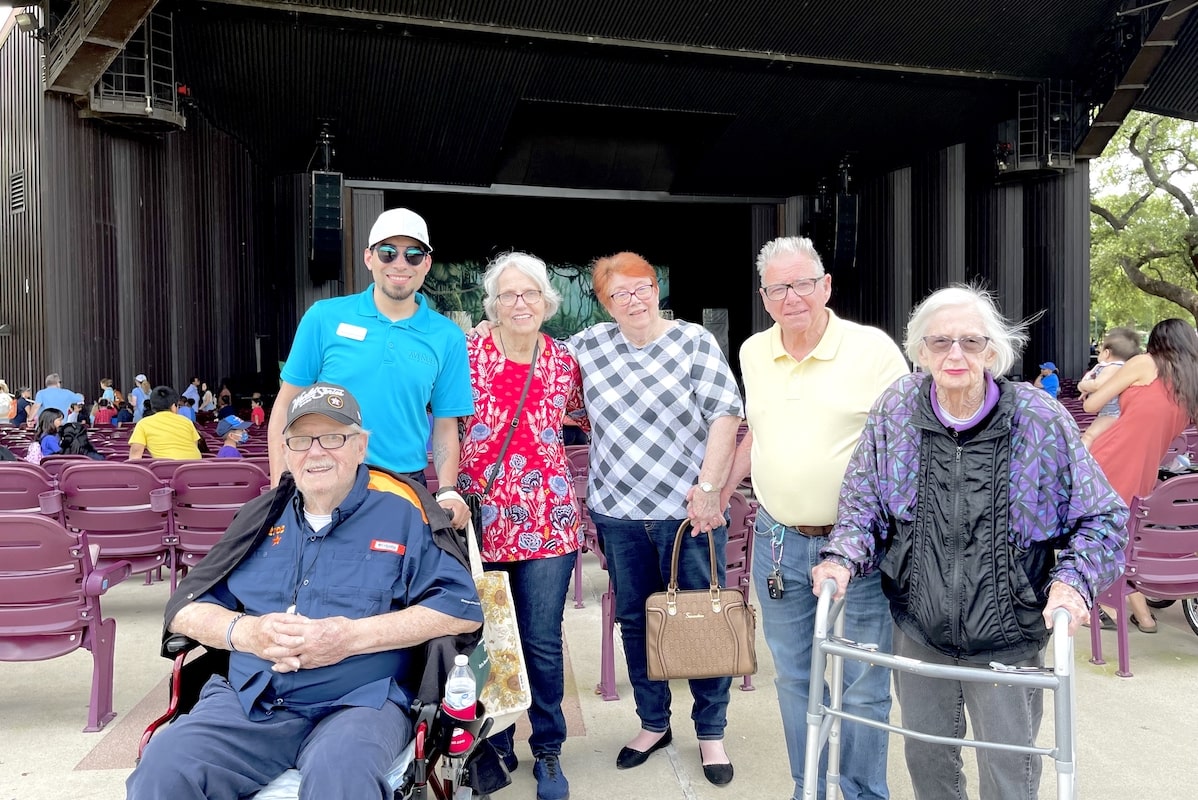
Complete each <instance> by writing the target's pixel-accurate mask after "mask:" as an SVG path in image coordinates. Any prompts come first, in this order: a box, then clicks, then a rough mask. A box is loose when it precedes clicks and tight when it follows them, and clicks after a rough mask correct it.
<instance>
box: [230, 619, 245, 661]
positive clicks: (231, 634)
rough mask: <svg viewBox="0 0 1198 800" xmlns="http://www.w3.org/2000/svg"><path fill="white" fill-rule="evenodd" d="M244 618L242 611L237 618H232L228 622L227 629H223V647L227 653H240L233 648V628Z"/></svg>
mask: <svg viewBox="0 0 1198 800" xmlns="http://www.w3.org/2000/svg"><path fill="white" fill-rule="evenodd" d="M244 616H245V612H244V611H243V612H241V613H240V614H238V615H237V616H235V617H233V619H231V620H229V627H228V628H226V629H225V645H226V646H227V649H228V650H229V651H231V652H234V653H236V652H240V651H239V650H238V649H237V648H236V647H234V646H233V626H234V625H236V624H237V622H238V621H239V620H240V619H241V618H242V617H244Z"/></svg>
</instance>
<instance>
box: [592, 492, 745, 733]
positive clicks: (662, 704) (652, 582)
mask: <svg viewBox="0 0 1198 800" xmlns="http://www.w3.org/2000/svg"><path fill="white" fill-rule="evenodd" d="M591 519H592V520H594V522H595V527H596V529H597V530H598V533H599V546H600V547H602V548H603V555H604V557H605V558H607V569H608V571H609V573H610V575H611V579H612V583H613V584H614V587H615V590H616V621H617V622H618V623H620V638H621V639H622V640H623V642H624V659H625V661H626V662H627V664H628V680H629V682H631V683H632V694H633V697H634V698H635V700H636V713H637V716H638V717H640V719H641V727H642V728H644V729H645V730H647V731H655V732H662V731H665V730H666V729H667V728H668V727H669V726H670V699H671V695H670V682H669V681H653V680H649V670H648V667H647V665H646V659H645V600H646V598H648V597H649V595H651V594H653V593H654V592H663V591H665V588H666V584H667V583H668V582H669V580H670V559H671V556H672V554H673V552H674V536H675V534H676V533H677V532H678V526H679V525H680V524H682V520H680V519H661V520H657V519H644V520H627V519H615V518H614V517H605V516H603V515H602V514H596V513H595V512H593V511H592V512H591ZM708 536H712V537H714V542H715V552H716V570H717V572H718V573H719V580H720V584H721V585H723V583H724V579H725V575H724V550H725V549H726V548H727V546H728V528H727V526H722V527H720V528H717V529H716V530H714V531H712V532H711V533H710V534H699V535H698V536H696V537H692V536H690V534H689V533H687V534H686V535H685V536H684V537H683V540H682V550H681V553H680V555H679V558H678V587H679V588H680V589H706V588H707V587H708V586H709V585H711V567H710V561H709V558H708V549H707V539H708ZM688 683H689V684H690V690H691V696H692V697H693V698H694V705H693V706H692V708H691V719H692V720H694V722H695V735H696V736H697V737H698V738H699V739H708V740H718V739H722V738H724V727H725V726H726V725H727V724H728V716H727V712H728V692H729V690H730V689H731V687H732V679H731V678H703V679H701V680H692V681H688Z"/></svg>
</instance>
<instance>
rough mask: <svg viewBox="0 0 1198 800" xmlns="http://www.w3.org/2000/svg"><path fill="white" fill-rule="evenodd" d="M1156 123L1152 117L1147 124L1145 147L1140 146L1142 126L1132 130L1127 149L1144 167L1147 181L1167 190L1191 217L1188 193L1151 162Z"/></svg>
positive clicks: (1192, 214)
mask: <svg viewBox="0 0 1198 800" xmlns="http://www.w3.org/2000/svg"><path fill="white" fill-rule="evenodd" d="M1157 123H1158V121H1157V120H1155V119H1154V120H1153V121H1152V123H1151V124H1150V125H1149V127H1150V129H1151V130H1150V133H1149V136H1148V142H1147V144H1146V146H1145V147H1143V148H1141V147H1140V141H1139V140H1140V134H1141V133H1143V132H1144V128H1143V126H1141V127H1139V128H1137V129H1136V130H1135V131H1133V132H1132V134H1131V136H1129V137H1128V139H1127V149H1128V151H1129V152H1130V153H1131V154H1132V155H1134V156H1136V157H1137V158H1139V159H1140V164H1141V166H1143V168H1144V174H1145V175H1146V176H1147V177H1148V181H1149V183H1151V184H1152V185H1153V186H1155V187H1157V188H1158V189H1161V190H1163V191H1165V192H1167V193H1168V194H1169V195H1170V196H1172V197H1173V199H1174V200H1176V201H1177V202H1178V203H1179V204H1180V205H1181V208H1182V211H1184V212H1185V215H1186V216H1187V217H1190V218H1193V217H1194V216H1195V212H1194V201H1193V200H1191V199H1190V197H1189V195H1187V194H1186V193H1185V192H1183V191H1182V190H1181V189H1180V188H1179V187H1178V186H1177V185H1176V184H1174V183H1172V182H1171V181H1170V180H1169V179H1168V178H1165V177H1163V176H1162V175H1161V174H1160V173H1159V172H1157V170H1156V165H1155V164H1153V163H1152V154H1153V152H1154V151H1153V145H1154V144H1155V143H1156V127H1157Z"/></svg>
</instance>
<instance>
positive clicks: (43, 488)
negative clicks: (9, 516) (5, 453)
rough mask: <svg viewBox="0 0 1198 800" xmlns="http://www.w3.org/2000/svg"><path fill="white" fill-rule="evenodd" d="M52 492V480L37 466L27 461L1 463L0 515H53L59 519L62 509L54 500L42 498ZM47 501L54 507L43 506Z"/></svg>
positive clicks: (48, 474)
mask: <svg viewBox="0 0 1198 800" xmlns="http://www.w3.org/2000/svg"><path fill="white" fill-rule="evenodd" d="M53 492H54V479H53V478H52V477H50V473H48V472H46V471H45V470H44V469H42V468H41V466H40V465H38V464H30V463H29V462H27V461H0V513H17V514H41V513H47V512H49V513H52V514H53V515H55V516H56V517H61V514H60V513H59V512H61V510H62V506H61V504H59V503H56V502H54V501H53V498H42V497H41V496H42V495H48V494H51V493H53ZM47 500H50V502H51V503H53V505H54V506H57V508H47V507H45V506H44V505H43V504H44V503H45V502H46V501H47Z"/></svg>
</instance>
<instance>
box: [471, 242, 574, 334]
mask: <svg viewBox="0 0 1198 800" xmlns="http://www.w3.org/2000/svg"><path fill="white" fill-rule="evenodd" d="M508 267H511V268H512V269H515V270H517V271H518V272H520V273H521V274H523V275H526V276H527V277H529V278H532V280H533V282H534V283H535V284H536V285H537V289H539V290H540V292H541V302H543V303H544V304H545V319H549V318H551V317H552V316H553V315H554V314H556V313H557V310H558V309H559V308H560V307H561V305H562V296H561V295H560V294H559V293H558V291H557V289H554V288H553V284H551V283H550V282H549V269H548V268H547V267H546V266H545V262H544V261H542V260H541V259H539V258H537V257H536V256H534V255H529V254H528V253H521V252H519V251H517V250H513V251H511V252H508V253H500V254H499V255H497V256H495V258H493V259H491V263H490V264H488V265H487V271H486V272H485V273H484V274H483V313H485V314H486V315H487V319H489V320H491V322H495V321H496V320H497V319H498V318H499V312H498V308H499V276H500V275H502V274H503V271H504V270H505V269H507V268H508Z"/></svg>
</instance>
